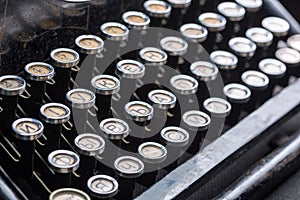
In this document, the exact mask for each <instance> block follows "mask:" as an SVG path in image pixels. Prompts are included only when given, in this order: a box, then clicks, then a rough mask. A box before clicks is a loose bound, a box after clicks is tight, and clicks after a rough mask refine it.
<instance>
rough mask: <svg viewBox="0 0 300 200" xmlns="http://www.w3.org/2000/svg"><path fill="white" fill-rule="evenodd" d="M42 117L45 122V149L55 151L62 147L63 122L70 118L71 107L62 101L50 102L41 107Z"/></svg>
mask: <svg viewBox="0 0 300 200" xmlns="http://www.w3.org/2000/svg"><path fill="white" fill-rule="evenodd" d="M40 117H41V119H42V120H43V121H44V122H45V123H44V126H45V131H44V133H45V136H46V137H47V144H46V146H45V149H46V150H47V151H53V150H55V149H57V148H59V147H60V137H61V133H62V124H63V123H65V122H67V121H68V120H69V119H70V109H69V108H68V107H67V106H65V105H63V104H60V103H48V104H45V105H43V106H42V107H41V108H40Z"/></svg>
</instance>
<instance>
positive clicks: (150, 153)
mask: <svg viewBox="0 0 300 200" xmlns="http://www.w3.org/2000/svg"><path fill="white" fill-rule="evenodd" d="M138 153H139V155H140V157H141V159H142V160H143V161H144V162H145V163H146V164H145V170H144V171H145V172H146V173H144V174H143V175H142V176H141V177H140V179H139V180H138V181H139V182H140V183H141V184H142V185H144V186H146V187H148V186H150V185H152V184H153V183H155V180H156V176H157V174H158V171H157V170H159V169H160V164H161V163H162V162H164V161H165V160H166V158H167V149H166V148H165V147H164V146H163V145H161V144H159V143H156V142H145V143H142V144H141V145H140V146H139V148H138Z"/></svg>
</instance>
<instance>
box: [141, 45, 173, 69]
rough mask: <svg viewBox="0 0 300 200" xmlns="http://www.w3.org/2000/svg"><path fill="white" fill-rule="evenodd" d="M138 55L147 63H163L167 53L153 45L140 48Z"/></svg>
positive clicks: (165, 61) (165, 60)
mask: <svg viewBox="0 0 300 200" xmlns="http://www.w3.org/2000/svg"><path fill="white" fill-rule="evenodd" d="M139 56H140V57H141V59H142V60H143V61H144V63H145V64H147V65H164V64H166V63H167V58H168V56H167V54H166V53H165V52H164V51H162V50H160V49H158V48H155V47H146V48H143V49H141V50H140V52H139Z"/></svg>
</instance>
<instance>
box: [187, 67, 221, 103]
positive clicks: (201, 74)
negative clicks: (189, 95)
mask: <svg viewBox="0 0 300 200" xmlns="http://www.w3.org/2000/svg"><path fill="white" fill-rule="evenodd" d="M190 73H191V74H192V75H193V76H195V77H196V78H197V79H198V80H199V81H200V82H199V88H198V91H199V92H200V91H201V95H200V96H199V98H200V99H199V100H200V102H202V101H203V100H204V99H206V98H208V96H209V91H211V90H212V85H213V82H214V80H216V78H217V76H218V73H219V70H218V68H217V67H216V66H215V65H214V64H212V63H210V62H206V61H196V62H194V63H192V64H191V66H190Z"/></svg>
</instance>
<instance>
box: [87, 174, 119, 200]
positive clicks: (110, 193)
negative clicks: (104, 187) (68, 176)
mask: <svg viewBox="0 0 300 200" xmlns="http://www.w3.org/2000/svg"><path fill="white" fill-rule="evenodd" d="M98 179H104V180H108V181H110V182H111V183H112V184H113V189H112V190H111V191H107V192H101V193H100V192H99V191H97V190H95V189H94V188H93V187H92V184H93V182H94V181H96V180H98ZM87 187H88V188H89V190H90V191H91V192H92V195H93V196H96V197H99V198H110V197H113V196H115V195H116V194H117V193H118V188H119V183H118V182H117V181H116V179H114V178H113V177H111V176H107V175H95V176H92V177H91V178H89V180H88V181H87Z"/></svg>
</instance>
